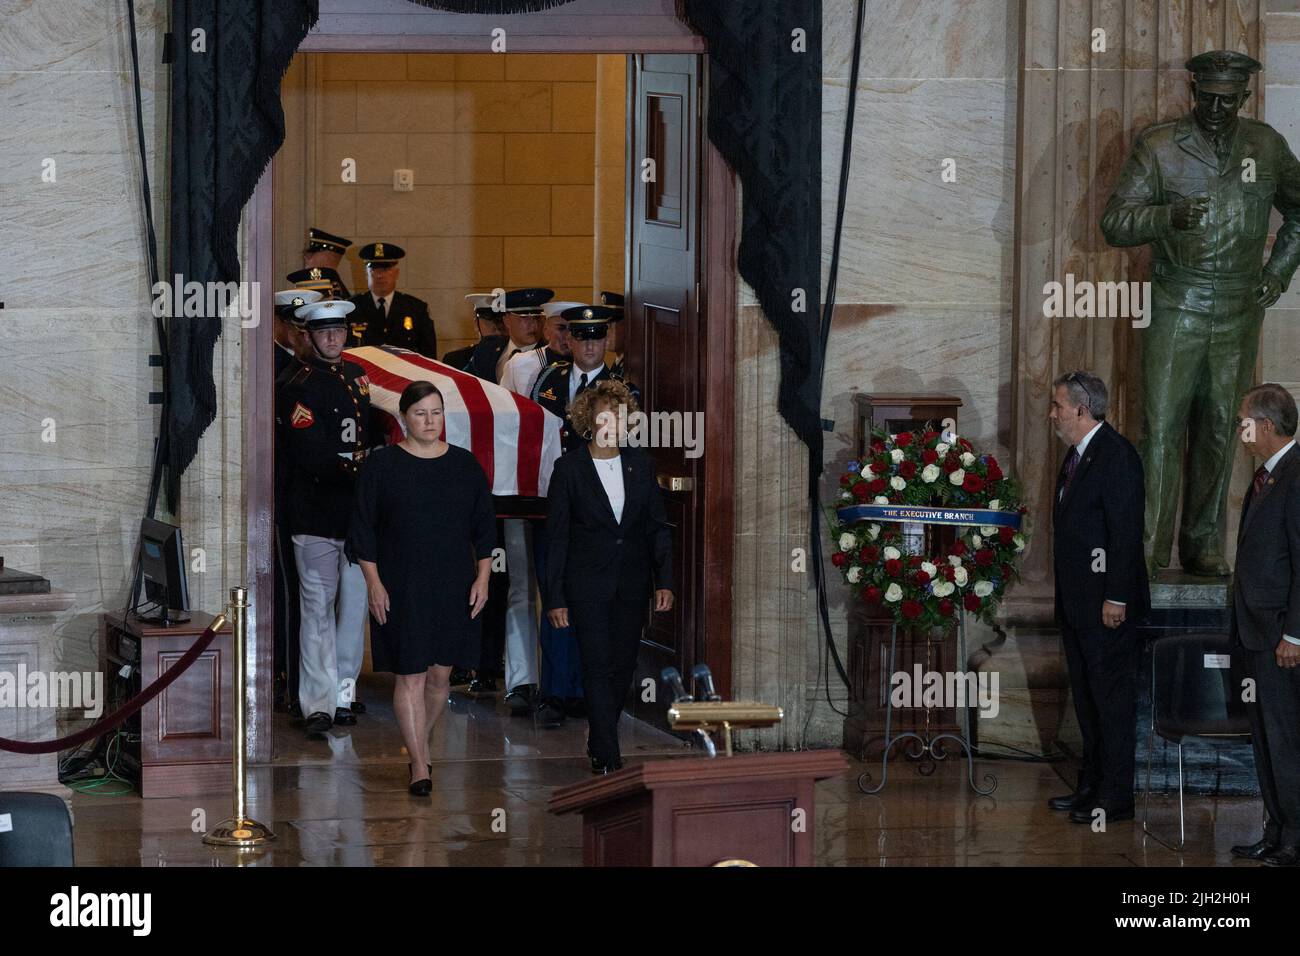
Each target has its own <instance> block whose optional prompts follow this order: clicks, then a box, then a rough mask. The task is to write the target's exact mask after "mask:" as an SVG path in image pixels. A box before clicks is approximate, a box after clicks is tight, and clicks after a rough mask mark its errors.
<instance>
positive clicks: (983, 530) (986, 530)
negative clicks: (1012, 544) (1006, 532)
mask: <svg viewBox="0 0 1300 956" xmlns="http://www.w3.org/2000/svg"><path fill="white" fill-rule="evenodd" d="M997 533H998V529H997V527H996V526H995V525H991V524H986V525H980V534H982V535H984V537H986V538H987V537H988V536H989V535H991V534H997Z"/></svg>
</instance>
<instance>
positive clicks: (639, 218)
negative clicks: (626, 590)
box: [626, 54, 704, 726]
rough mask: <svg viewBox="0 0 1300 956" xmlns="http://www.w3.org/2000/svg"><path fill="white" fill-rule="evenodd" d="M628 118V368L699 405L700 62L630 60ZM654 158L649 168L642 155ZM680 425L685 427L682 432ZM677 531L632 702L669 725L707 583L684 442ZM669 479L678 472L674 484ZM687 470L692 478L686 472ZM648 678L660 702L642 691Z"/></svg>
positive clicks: (694, 469)
mask: <svg viewBox="0 0 1300 956" xmlns="http://www.w3.org/2000/svg"><path fill="white" fill-rule="evenodd" d="M628 70H629V76H628V101H629V102H628V116H629V119H630V123H631V130H630V132H629V145H630V148H629V150H628V182H629V183H631V184H632V186H631V188H630V190H629V210H628V212H629V214H628V243H629V255H628V288H627V303H626V307H627V316H628V318H627V322H628V329H627V333H628V343H627V365H628V374H629V376H630V377H631V379H632V381H633V382H635V383H636V384H637V385H638V386H639V387H640V388H641V393H642V397H643V401H644V403H645V408H646V411H648V412H678V413H681V414H683V415H686V414H694V413H697V412H701V411H702V410H703V395H704V393H703V387H702V384H701V383H702V380H703V371H704V370H703V369H702V368H701V367H700V363H701V355H702V352H703V350H702V349H700V347H699V344H700V343H699V335H700V319H699V311H698V309H699V301H698V280H699V274H700V273H699V261H698V257H699V168H700V143H701V130H700V89H699V82H700V61H699V58H698V57H696V56H690V55H681V54H677V55H642V56H634V57H630V58H629V64H628ZM647 159H648V160H652V161H653V166H651V167H649V169H650V171H651V172H652V175H649V176H646V175H643V173H645V171H646V170H647V164H646V163H645V162H644V161H645V160H647ZM678 434H679V435H680V431H679V432H678ZM647 451H648V452H649V453H650V454H651V455H652V456H653V458H654V460H655V465H656V470H657V472H658V474H659V476H660V479H661V485H663V484H667V485H669V488H666V489H664V490H663V496H664V503H665V507H666V510H667V513H668V520H669V523H670V524H671V525H672V531H673V569H674V577H675V579H676V580H675V583H674V595H675V603H674V606H673V610H672V612H671V613H665V614H654V615H652V618H651V623H650V626H649V627H648V628H647V630H646V633H645V637H644V639H643V641H642V644H641V652H640V655H639V659H638V663H637V679H636V682H635V684H634V687H633V694H632V696H631V697H630V698H629V701H628V706H629V709H631V710H632V711H633V712H634V713H635V714H636V716H638V717H640V718H642V719H644V720H648V721H651V722H653V723H657V724H660V725H661V726H662V725H663V724H664V723H665V711H666V709H667V702H666V700H665V695H664V694H663V689H662V686H660V684H659V673H660V671H662V670H663V668H664V667H667V666H669V665H671V666H673V667H676V668H678V670H680V671H681V672H682V674H683V677H684V678H685V680H686V681H687V683H688V686H689V681H690V669H691V668H692V667H693V666H694V664H695V662H696V660H697V648H698V646H699V637H700V635H699V633H698V623H697V616H698V612H699V609H700V606H701V605H700V596H701V593H702V592H701V588H702V578H701V573H702V570H703V568H702V567H701V565H700V562H699V554H700V548H701V541H700V536H701V534H702V528H703V521H702V514H701V509H702V506H703V505H702V501H701V498H702V494H701V492H702V488H703V477H704V474H703V468H702V467H701V463H702V461H703V459H702V458H695V459H690V458H687V457H686V455H685V450H684V449H683V448H682V447H681V442H680V441H678V442H675V443H674V447H658V448H656V447H651V448H648V449H647ZM673 479H678V480H677V481H676V483H675V485H676V487H675V488H674V487H673V486H674V482H673ZM683 479H684V481H683ZM647 678H649V679H652V680H653V681H654V682H655V685H656V700H655V701H654V702H652V703H647V702H644V701H642V699H641V688H642V682H643V681H644V680H645V679H647Z"/></svg>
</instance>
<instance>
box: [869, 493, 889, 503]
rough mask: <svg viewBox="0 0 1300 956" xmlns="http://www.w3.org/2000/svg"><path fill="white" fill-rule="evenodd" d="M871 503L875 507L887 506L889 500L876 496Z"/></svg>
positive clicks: (882, 496)
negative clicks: (875, 505)
mask: <svg viewBox="0 0 1300 956" xmlns="http://www.w3.org/2000/svg"><path fill="white" fill-rule="evenodd" d="M872 503H873V504H877V505H887V504H889V499H888V498H886V497H885V496H884V495H876V497H875V498H874V499H873V501H872Z"/></svg>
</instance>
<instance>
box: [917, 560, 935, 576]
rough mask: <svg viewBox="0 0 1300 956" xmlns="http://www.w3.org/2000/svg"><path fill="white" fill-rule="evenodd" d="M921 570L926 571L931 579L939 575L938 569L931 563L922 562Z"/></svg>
mask: <svg viewBox="0 0 1300 956" xmlns="http://www.w3.org/2000/svg"><path fill="white" fill-rule="evenodd" d="M921 570H922V571H924V572H925V573H926V574H928V575H930V577H934V576H935V575H936V574H938V573H939V569H938V568H936V567H935V566H934V565H933V564H932V563H931V562H929V561H922V562H921Z"/></svg>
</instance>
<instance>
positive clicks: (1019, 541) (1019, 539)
mask: <svg viewBox="0 0 1300 956" xmlns="http://www.w3.org/2000/svg"><path fill="white" fill-rule="evenodd" d="M1011 543H1012V544H1014V545H1015V546H1016V550H1017V551H1023V550H1025V536H1024V535H1023V534H1013V535H1012V536H1011Z"/></svg>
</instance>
